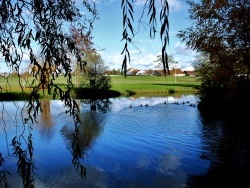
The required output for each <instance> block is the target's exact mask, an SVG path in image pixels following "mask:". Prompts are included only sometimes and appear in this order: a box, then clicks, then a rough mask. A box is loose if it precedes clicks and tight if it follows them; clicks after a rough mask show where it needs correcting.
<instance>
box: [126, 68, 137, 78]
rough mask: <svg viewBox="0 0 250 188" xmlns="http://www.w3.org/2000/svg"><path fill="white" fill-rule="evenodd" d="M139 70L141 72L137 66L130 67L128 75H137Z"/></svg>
mask: <svg viewBox="0 0 250 188" xmlns="http://www.w3.org/2000/svg"><path fill="white" fill-rule="evenodd" d="M137 72H139V70H137V69H135V68H129V69H128V70H127V76H135V75H136V74H137Z"/></svg>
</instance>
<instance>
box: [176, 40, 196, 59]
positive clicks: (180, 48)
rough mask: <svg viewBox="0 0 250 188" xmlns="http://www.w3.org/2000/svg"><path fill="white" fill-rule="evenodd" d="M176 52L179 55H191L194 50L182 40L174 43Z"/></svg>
mask: <svg viewBox="0 0 250 188" xmlns="http://www.w3.org/2000/svg"><path fill="white" fill-rule="evenodd" d="M174 53H176V54H178V55H185V56H190V55H193V54H194V51H193V50H192V49H190V48H188V47H187V46H186V45H185V44H182V43H181V42H177V43H175V45H174Z"/></svg>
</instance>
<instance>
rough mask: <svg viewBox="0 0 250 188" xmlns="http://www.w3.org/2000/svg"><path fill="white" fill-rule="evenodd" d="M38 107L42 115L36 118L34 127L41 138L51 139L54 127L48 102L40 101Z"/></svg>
mask: <svg viewBox="0 0 250 188" xmlns="http://www.w3.org/2000/svg"><path fill="white" fill-rule="evenodd" d="M40 107H41V110H42V113H41V114H40V116H38V117H37V123H36V126H37V127H38V129H39V130H40V133H41V135H42V136H44V137H47V138H52V137H53V134H54V132H53V129H52V127H53V126H54V123H53V120H52V116H51V113H50V112H51V111H50V110H51V109H50V101H49V100H41V101H40Z"/></svg>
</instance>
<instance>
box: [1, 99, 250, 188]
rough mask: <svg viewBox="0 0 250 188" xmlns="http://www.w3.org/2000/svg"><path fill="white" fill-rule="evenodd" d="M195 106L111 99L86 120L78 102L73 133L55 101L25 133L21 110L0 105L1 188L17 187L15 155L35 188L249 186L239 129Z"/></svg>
mask: <svg viewBox="0 0 250 188" xmlns="http://www.w3.org/2000/svg"><path fill="white" fill-rule="evenodd" d="M197 103H198V98H197V97H196V96H195V95H185V96H181V97H140V98H114V99H109V101H99V102H97V104H96V106H97V110H96V111H95V112H91V111H90V105H89V104H88V103H87V102H86V101H80V100H79V101H78V104H79V105H80V119H81V122H82V124H81V125H78V129H77V130H78V131H76V127H75V124H74V121H73V117H72V116H70V115H69V114H65V110H66V108H65V107H64V104H63V103H62V102H61V101H57V100H53V101H42V102H41V106H42V108H43V113H41V114H39V115H38V117H37V122H34V124H30V125H29V124H25V126H24V125H23V123H22V119H24V118H25V117H26V109H25V108H23V107H24V105H25V103H24V102H1V106H0V113H1V118H0V153H1V160H0V161H1V163H0V164H1V165H0V179H2V181H1V183H0V187H4V182H5V183H6V185H9V186H10V187H14V188H19V187H23V182H25V180H24V181H23V179H22V177H21V175H20V174H21V173H20V172H22V170H20V169H22V168H20V166H22V165H20V164H22V160H20V155H22V156H25V157H24V159H25V160H26V163H24V164H26V167H25V169H26V170H27V169H29V167H31V170H27V171H28V172H30V174H29V176H26V177H29V178H30V180H31V181H32V182H33V184H34V185H35V187H36V188H45V187H48V188H57V187H60V188H64V187H65V188H68V187H70V188H78V187H98V188H99V187H100V188H104V187H107V188H109V187H110V188H117V187H119V188H120V187H121V188H122V187H129V188H130V187H131V188H137V187H143V188H161V187H162V188H168V187H169V188H177V187H241V185H243V184H245V183H248V184H249V182H248V181H249V178H250V172H249V169H250V168H249V167H250V165H249V138H248V134H247V133H246V132H245V131H240V129H238V128H237V127H239V126H242V122H241V121H240V120H237V121H233V120H231V119H230V120H225V119H222V118H220V117H211V116H207V115H205V114H202V113H201V112H200V111H199V110H198V108H197ZM13 141H14V142H13ZM17 146H18V147H17ZM20 148H22V150H21V151H23V153H22V152H20V153H18V152H17V151H20ZM18 149H19V150H18ZM15 151H16V152H15ZM17 153H18V154H17ZM27 162H29V163H27ZM27 164H32V165H30V166H29V165H27ZM23 166H25V165H23ZM19 168H20V169H19ZM18 170H19V173H18ZM235 183H236V185H235Z"/></svg>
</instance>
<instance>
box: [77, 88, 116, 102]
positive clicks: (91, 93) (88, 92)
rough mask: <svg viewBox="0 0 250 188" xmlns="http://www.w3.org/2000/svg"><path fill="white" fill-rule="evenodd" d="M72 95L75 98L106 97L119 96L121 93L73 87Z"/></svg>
mask: <svg viewBox="0 0 250 188" xmlns="http://www.w3.org/2000/svg"><path fill="white" fill-rule="evenodd" d="M74 95H75V98H77V99H107V98H114V97H119V96H120V95H121V93H120V92H118V91H114V90H102V89H90V88H74Z"/></svg>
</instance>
